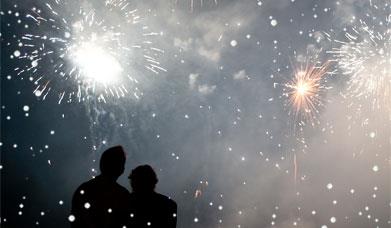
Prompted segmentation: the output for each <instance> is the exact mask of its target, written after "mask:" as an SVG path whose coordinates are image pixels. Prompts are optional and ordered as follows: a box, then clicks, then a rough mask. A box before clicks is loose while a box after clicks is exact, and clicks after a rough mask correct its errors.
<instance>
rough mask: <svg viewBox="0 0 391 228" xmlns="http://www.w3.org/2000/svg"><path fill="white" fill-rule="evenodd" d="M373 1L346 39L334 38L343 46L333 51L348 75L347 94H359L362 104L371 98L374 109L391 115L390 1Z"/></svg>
mask: <svg viewBox="0 0 391 228" xmlns="http://www.w3.org/2000/svg"><path fill="white" fill-rule="evenodd" d="M380 2H381V1H380ZM370 3H371V4H370V6H371V7H370V9H371V10H372V11H371V12H370V13H368V14H366V17H365V19H358V20H357V22H355V23H354V24H353V25H351V26H350V28H349V30H348V31H347V32H346V33H345V41H340V40H334V42H336V43H337V44H339V45H340V46H339V47H338V48H334V49H333V50H332V51H330V53H332V54H333V57H334V61H335V62H337V64H338V66H339V69H340V70H341V72H342V74H344V75H348V76H349V80H348V87H347V93H346V94H345V95H346V97H351V98H357V99H358V101H360V105H359V106H361V105H362V101H369V102H370V103H371V108H372V110H383V111H386V112H388V113H389V115H391V99H390V97H391V13H390V12H391V4H390V3H386V1H385V3H384V6H380V5H376V4H374V3H373V2H372V1H371V2H370ZM326 35H327V36H328V37H331V36H330V35H328V34H326ZM380 113H384V112H380Z"/></svg>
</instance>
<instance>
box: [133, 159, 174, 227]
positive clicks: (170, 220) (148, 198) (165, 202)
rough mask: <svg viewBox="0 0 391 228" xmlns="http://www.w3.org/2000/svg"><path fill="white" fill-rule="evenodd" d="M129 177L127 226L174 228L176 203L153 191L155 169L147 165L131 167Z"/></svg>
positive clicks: (155, 179) (155, 180)
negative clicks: (130, 190)
mask: <svg viewBox="0 0 391 228" xmlns="http://www.w3.org/2000/svg"><path fill="white" fill-rule="evenodd" d="M129 179H130V181H131V186H132V190H133V192H132V193H131V194H130V200H129V204H128V206H129V212H128V221H129V222H128V226H127V227H128V228H133V227H136V228H144V227H149V228H150V227H154V228H157V227H159V228H175V227H176V220H177V205H176V203H175V202H174V201H173V200H171V199H169V198H168V197H166V196H164V195H161V194H159V193H157V192H155V186H156V184H157V182H158V179H157V176H156V173H155V171H154V170H153V169H152V167H151V166H149V165H141V166H138V167H137V168H135V169H133V170H132V172H131V174H130V176H129Z"/></svg>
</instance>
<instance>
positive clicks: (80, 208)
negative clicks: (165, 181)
mask: <svg viewBox="0 0 391 228" xmlns="http://www.w3.org/2000/svg"><path fill="white" fill-rule="evenodd" d="M125 160H126V157H125V152H124V150H123V149H122V147H121V146H116V147H112V148H109V149H107V150H106V151H105V152H103V154H102V157H101V159H100V164H99V165H100V171H101V174H100V175H99V176H97V177H95V178H93V179H91V180H90V181H87V182H85V183H83V184H82V185H80V187H79V188H78V189H77V190H76V192H75V193H74V195H73V199H72V212H71V213H72V215H73V216H74V221H73V222H72V223H71V226H72V228H81V227H82V228H98V227H99V228H100V227H102V228H117V227H120V228H124V227H126V228H133V227H135V228H143V227H154V228H156V227H159V228H174V227H176V220H177V218H176V216H177V214H176V213H177V205H176V203H175V202H174V201H173V200H171V199H169V198H168V197H166V196H164V195H161V194H159V193H156V192H155V186H156V184H157V182H158V179H157V176H156V173H155V172H154V170H153V169H152V167H151V166H149V165H142V166H138V167H136V168H135V169H133V170H132V172H131V174H130V175H129V179H130V182H131V187H132V193H129V192H128V190H126V188H124V187H122V186H121V185H119V184H118V183H117V179H118V177H119V176H121V175H122V174H123V172H124V170H125Z"/></svg>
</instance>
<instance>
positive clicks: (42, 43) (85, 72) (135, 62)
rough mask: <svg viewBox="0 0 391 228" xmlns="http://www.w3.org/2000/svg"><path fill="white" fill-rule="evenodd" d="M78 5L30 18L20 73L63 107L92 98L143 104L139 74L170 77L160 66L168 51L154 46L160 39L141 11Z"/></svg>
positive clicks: (115, 3) (65, 4)
mask: <svg viewBox="0 0 391 228" xmlns="http://www.w3.org/2000/svg"><path fill="white" fill-rule="evenodd" d="M77 4H78V2H73V1H72V2H71V1H70V0H65V1H60V0H53V1H48V2H46V3H45V5H44V7H43V8H42V9H40V8H37V7H34V8H32V10H31V12H30V13H28V14H27V15H26V18H27V19H28V23H30V26H29V27H30V30H29V32H28V33H25V34H23V35H22V36H21V39H20V40H19V41H18V42H19V44H18V46H19V47H20V50H17V51H15V52H14V55H13V56H14V58H16V59H17V60H19V61H20V63H21V65H23V64H24V66H22V67H18V68H16V69H15V71H16V72H17V74H18V75H21V74H27V75H28V76H29V79H30V81H32V82H34V85H35V89H34V94H35V95H36V96H38V97H42V99H45V98H46V96H47V95H48V94H49V92H50V93H55V94H57V95H58V99H59V103H61V102H62V101H63V100H66V101H68V102H71V101H72V100H75V99H76V100H78V101H79V102H80V101H83V100H85V99H89V98H90V97H94V98H95V97H97V98H98V99H99V100H100V101H103V102H105V101H106V99H107V97H116V98H119V97H125V96H127V95H133V96H134V97H136V98H138V97H139V96H140V95H141V94H142V93H141V92H140V91H139V89H138V87H137V84H138V82H139V80H138V77H137V75H136V74H135V73H134V72H137V70H141V69H142V68H144V69H147V70H150V71H152V72H154V73H159V72H160V71H165V69H164V68H163V67H161V66H160V63H159V61H158V57H159V56H160V55H161V54H162V53H163V51H162V50H160V49H159V48H156V47H154V46H153V42H152V41H151V40H150V38H151V37H152V36H157V35H159V34H158V33H153V32H149V31H148V27H147V26H144V25H141V23H140V20H141V18H140V16H138V14H137V10H135V9H129V8H130V6H129V3H128V2H127V1H124V0H107V1H105V2H104V4H103V5H99V6H96V5H97V4H95V5H93V3H91V4H83V5H79V6H78V7H75V5H77ZM71 9H73V10H71ZM74 9H76V10H74ZM140 66H143V67H142V68H141V67H140ZM139 68H140V69H139ZM136 69H137V70H136Z"/></svg>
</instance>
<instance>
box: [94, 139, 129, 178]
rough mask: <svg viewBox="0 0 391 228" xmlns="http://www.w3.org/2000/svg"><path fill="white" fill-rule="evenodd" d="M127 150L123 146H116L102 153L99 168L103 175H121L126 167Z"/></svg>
mask: <svg viewBox="0 0 391 228" xmlns="http://www.w3.org/2000/svg"><path fill="white" fill-rule="evenodd" d="M125 161H126V157H125V151H124V150H123V148H122V146H114V147H111V148H109V149H107V150H105V151H104V152H103V153H102V156H101V158H100V163H99V168H100V171H101V173H102V174H103V175H109V176H114V177H119V176H120V175H121V174H122V173H123V172H124V169H125Z"/></svg>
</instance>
